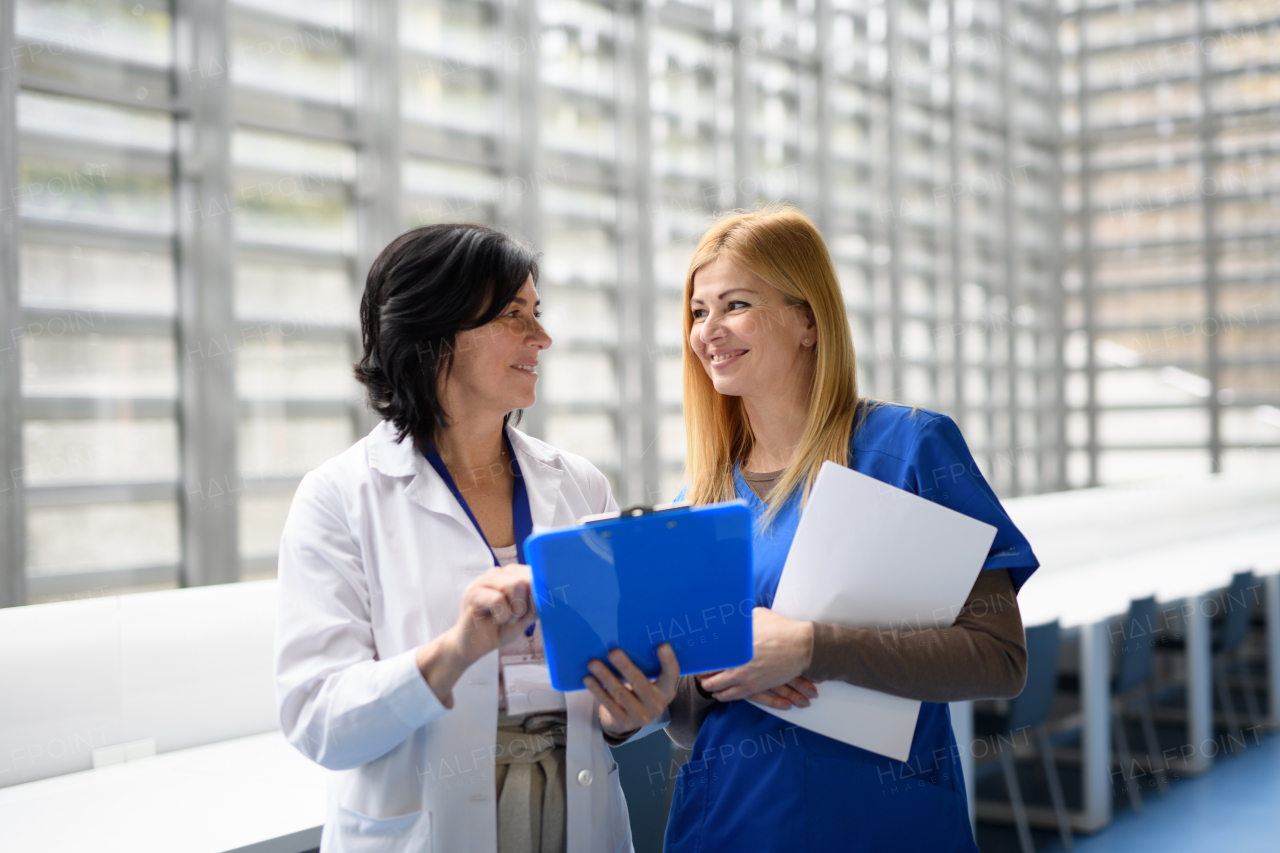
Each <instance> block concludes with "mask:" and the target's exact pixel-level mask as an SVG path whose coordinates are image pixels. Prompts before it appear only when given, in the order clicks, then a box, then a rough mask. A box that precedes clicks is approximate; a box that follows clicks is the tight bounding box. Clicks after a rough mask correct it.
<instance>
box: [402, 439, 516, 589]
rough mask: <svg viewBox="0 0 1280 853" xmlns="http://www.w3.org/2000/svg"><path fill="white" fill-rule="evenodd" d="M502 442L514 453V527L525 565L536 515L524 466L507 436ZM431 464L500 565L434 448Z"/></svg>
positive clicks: (512, 462)
mask: <svg viewBox="0 0 1280 853" xmlns="http://www.w3.org/2000/svg"><path fill="white" fill-rule="evenodd" d="M502 440H503V441H504V442H505V443H506V445H507V451H508V452H509V453H510V454H511V473H512V474H513V475H515V478H516V483H515V489H514V491H513V492H512V494H511V526H512V528H513V529H514V530H515V534H516V562H518V563H523V562H524V540H525V539H527V538H529V535H530V534H531V533H533V516H532V514H530V512H529V492H528V490H527V489H526V488H525V485H524V477H522V476H521V475H520V463H519V462H518V461H516V452H515V450H514V449H513V448H512V447H511V441H510V440H509V439H508V438H507V436H506V434H505V433H504V434H503V436H502ZM427 461H428V462H430V463H431V467H432V468H435V469H436V473H437V474H439V475H440V479H442V480H444V484H445V485H446V486H448V487H449V491H451V492H453V496H454V497H455V498H457V500H458V503H459V504H461V505H462V511H463V512H465V513H466V514H467V518H469V519H471V524H472V526H473V527H475V529H476V533H479V534H480V538H481V539H484V544H485V547H486V548H488V549H489V556H491V557H493V564H494V565H495V566H497V565H499V563H498V555H497V554H494V553H493V546H492V545H490V544H489V540H488V539H485V536H484V531H483V530H481V529H480V522H478V521H476V517H475V516H474V515H473V514H472V513H471V507H469V506H467V500H466V498H464V497H463V496H462V492H460V491H458V486H457V484H456V483H454V482H453V477H452V476H451V475H450V474H449V469H448V468H446V467H445V464H444V460H443V459H441V458H440V454H439V453H437V452H436V449H435V446H434V445H433V446H432V448H431V449H430V450H428V451H427Z"/></svg>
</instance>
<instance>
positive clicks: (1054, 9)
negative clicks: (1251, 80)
mask: <svg viewBox="0 0 1280 853" xmlns="http://www.w3.org/2000/svg"><path fill="white" fill-rule="evenodd" d="M1048 10H1049V11H1048V26H1049V34H1050V48H1049V52H1050V66H1049V70H1050V74H1051V75H1052V76H1051V78H1050V79H1052V80H1054V81H1055V82H1054V85H1053V88H1052V89H1051V90H1050V91H1051V93H1052V104H1051V106H1050V115H1052V116H1055V117H1060V116H1061V115H1062V86H1061V84H1060V82H1058V81H1060V80H1061V79H1062V52H1061V50H1060V49H1059V43H1058V38H1059V36H1058V31H1059V23H1060V22H1059V17H1058V4H1057V3H1050V4H1048ZM1052 154H1053V157H1052V162H1053V166H1052V169H1053V178H1052V186H1051V187H1050V192H1051V194H1052V198H1053V215H1052V218H1051V220H1050V231H1051V237H1050V239H1051V240H1052V241H1053V243H1052V249H1051V250H1050V251H1051V261H1050V264H1051V270H1050V283H1049V286H1050V288H1051V294H1050V298H1049V307H1050V314H1051V315H1052V320H1051V322H1052V324H1053V325H1052V335H1053V355H1052V359H1053V364H1052V370H1053V392H1052V393H1053V405H1052V408H1051V409H1050V411H1049V413H1048V414H1049V416H1050V423H1051V424H1052V431H1053V439H1054V449H1053V459H1054V469H1053V478H1052V490H1055V491H1061V490H1063V489H1066V488H1067V363H1066V338H1067V325H1066V314H1067V301H1066V292H1065V291H1064V289H1063V286H1062V266H1063V251H1062V226H1063V222H1064V219H1065V217H1064V216H1063V213H1062V122H1061V121H1055V122H1054V123H1053V151H1052ZM1043 442H1044V430H1043V428H1042V430H1041V444H1042V446H1043ZM1039 488H1040V490H1041V491H1048V489H1045V482H1044V481H1043V480H1041V482H1040V484H1039Z"/></svg>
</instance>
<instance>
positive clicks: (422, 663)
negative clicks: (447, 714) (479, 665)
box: [415, 628, 471, 708]
mask: <svg viewBox="0 0 1280 853" xmlns="http://www.w3.org/2000/svg"><path fill="white" fill-rule="evenodd" d="M456 630H457V629H456V628H451V629H449V630H448V631H445V632H444V633H443V634H441V635H440V636H438V637H436V638H435V639H434V640H432V641H430V642H428V643H424V644H423V645H421V646H419V647H418V653H417V656H416V657H415V661H416V662H417V664H418V671H419V672H421V673H422V677H423V678H424V679H426V682H427V684H428V686H430V687H431V691H432V692H433V693H435V694H436V698H437V699H439V700H440V704H441V705H444V706H445V707H446V708H452V707H453V685H455V684H457V683H458V679H459V678H461V677H462V673H464V672H466V669H467V667H468V666H470V665H471V664H470V663H469V662H468V661H466V660H464V659H463V656H462V653H461V652H460V651H459V649H458V643H457V642H456V637H455V634H456Z"/></svg>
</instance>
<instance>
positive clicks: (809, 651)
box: [796, 622, 814, 673]
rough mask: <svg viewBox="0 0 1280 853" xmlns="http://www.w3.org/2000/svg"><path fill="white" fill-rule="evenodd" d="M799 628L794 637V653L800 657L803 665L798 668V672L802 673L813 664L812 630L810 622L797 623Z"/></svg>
mask: <svg viewBox="0 0 1280 853" xmlns="http://www.w3.org/2000/svg"><path fill="white" fill-rule="evenodd" d="M799 626H800V627H799V630H798V631H797V637H796V644H797V645H796V651H797V654H798V655H799V657H800V661H801V662H802V663H803V664H804V666H802V667H801V668H800V671H801V672H802V673H803V672H804V671H805V670H807V669H808V668H809V666H810V665H811V664H812V663H813V634H814V630H813V623H812V622H801V623H799Z"/></svg>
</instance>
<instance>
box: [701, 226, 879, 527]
mask: <svg viewBox="0 0 1280 853" xmlns="http://www.w3.org/2000/svg"><path fill="white" fill-rule="evenodd" d="M719 257H728V258H730V259H732V260H733V262H734V263H736V264H738V265H740V266H741V267H743V268H744V269H747V270H750V271H751V272H753V273H754V274H756V275H757V276H759V277H760V278H761V279H763V280H764V281H765V282H767V283H768V284H769V285H771V286H772V287H773V288H775V289H776V290H777V291H778V292H779V293H781V294H782V296H783V298H784V299H785V301H786V304H787V305H788V306H790V307H792V308H807V309H808V310H809V311H810V312H812V315H813V319H814V324H815V326H816V327H817V344H816V346H815V347H814V350H815V357H816V364H815V370H814V374H813V387H812V388H811V389H810V390H809V401H808V403H809V412H808V418H807V420H806V422H805V427H804V433H803V434H802V436H801V439H800V445H799V447H797V448H796V453H795V456H794V457H793V458H792V460H791V464H790V465H789V466H787V469H786V470H785V471H784V472H783V474H782V477H781V478H780V479H779V480H778V482H777V484H776V485H775V486H774V487H773V491H772V492H771V493H770V496H769V497H770V501H769V503H770V508H769V511H768V513H767V514H766V516H765V523H766V524H768V523H769V522H771V521H772V520H773V517H774V516H775V515H776V514H777V511H778V510H779V509H780V508H781V507H782V505H783V504H784V503H786V499H787V498H788V497H789V496H790V495H791V494H792V492H794V491H795V489H796V487H797V486H800V485H801V484H802V483H803V487H804V491H803V494H802V496H801V500H802V501H803V500H807V499H808V497H809V490H810V488H812V486H813V481H814V479H815V478H816V477H817V476H818V470H819V469H820V468H821V467H822V463H823V462H825V461H827V460H830V461H832V462H836V463H838V464H840V465H847V464H849V435H850V432H851V431H852V429H853V424H854V417H855V415H856V413H857V411H858V409H859V406H858V380H857V376H856V366H857V362H856V360H855V357H854V354H853V337H852V335H851V334H850V332H849V320H848V317H847V316H846V314H845V308H844V298H843V296H842V295H841V293H840V282H839V280H838V279H837V278H836V271H835V266H834V265H833V264H832V263H831V255H830V254H829V253H828V252H827V245H826V243H825V242H823V239H822V234H821V233H819V231H818V228H817V226H815V225H814V224H813V222H812V221H811V220H810V219H809V217H807V216H805V215H804V214H803V213H801V212H800V211H799V210H797V209H795V208H794V207H790V206H774V207H769V208H765V209H762V210H757V211H751V212H748V213H734V214H730V215H728V216H725V217H723V218H722V219H720V220H719V221H717V222H716V223H715V225H713V226H712V227H711V229H710V230H709V231H707V233H706V234H704V235H703V236H702V240H701V241H699V243H698V248H697V249H696V250H695V251H694V253H693V259H692V260H691V261H690V262H689V272H688V273H687V274H686V275H685V280H684V427H685V434H686V437H687V439H688V450H687V453H686V456H685V471H686V474H687V475H688V477H689V489H688V492H687V493H686V497H687V499H688V500H689V501H691V502H692V503H695V504H706V503H714V502H716V501H724V500H732V499H733V498H734V497H735V489H734V483H733V469H734V464H735V463H737V462H740V461H745V460H746V459H747V458H748V457H749V456H750V454H751V450H752V447H753V445H754V443H755V439H754V436H753V435H752V433H751V424H750V422H749V421H748V419H747V413H746V410H745V408H744V406H743V404H742V398H741V397H728V396H725V395H723V394H720V393H719V392H718V391H716V389H715V387H714V386H713V385H712V384H711V378H710V377H709V376H708V375H707V372H706V370H704V369H703V367H702V363H701V362H700V361H698V358H697V356H696V355H694V352H693V349H692V347H691V345H690V343H689V335H690V331H691V330H692V328H693V312H692V309H691V308H690V306H689V300H690V299H692V298H693V277H694V274H695V273H697V272H698V270H699V269H701V268H702V267H703V266H705V265H706V264H708V263H710V262H711V261H713V260H715V259H716V258H719Z"/></svg>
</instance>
